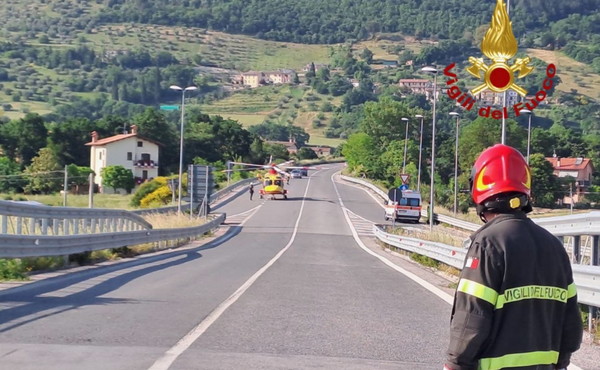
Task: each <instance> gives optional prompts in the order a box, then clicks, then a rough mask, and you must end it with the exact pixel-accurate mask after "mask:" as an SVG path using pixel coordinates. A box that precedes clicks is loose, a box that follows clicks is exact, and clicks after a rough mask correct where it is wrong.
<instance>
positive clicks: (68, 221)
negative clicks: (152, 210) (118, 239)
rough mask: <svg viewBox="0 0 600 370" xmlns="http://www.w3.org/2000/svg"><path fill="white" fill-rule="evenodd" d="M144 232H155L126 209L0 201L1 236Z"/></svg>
mask: <svg viewBox="0 0 600 370" xmlns="http://www.w3.org/2000/svg"><path fill="white" fill-rule="evenodd" d="M143 229H152V225H151V224H150V223H149V222H148V221H146V220H145V219H144V218H143V217H141V216H140V215H136V214H134V213H132V212H129V211H125V210H118V209H97V208H75V207H50V206H46V205H35V204H26V203H20V202H11V201H4V200H0V234H17V235H20V234H24V233H26V234H30V235H33V234H40V235H48V234H53V235H69V234H84V233H85V234H89V233H98V232H99V233H102V232H117V231H135V230H143Z"/></svg>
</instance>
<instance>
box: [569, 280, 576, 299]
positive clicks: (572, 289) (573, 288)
mask: <svg viewBox="0 0 600 370" xmlns="http://www.w3.org/2000/svg"><path fill="white" fill-rule="evenodd" d="M567 289H568V290H569V298H573V297H575V296H576V295H577V287H576V286H575V283H571V284H570V285H569V287H568V288H567Z"/></svg>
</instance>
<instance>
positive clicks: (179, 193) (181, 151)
mask: <svg viewBox="0 0 600 370" xmlns="http://www.w3.org/2000/svg"><path fill="white" fill-rule="evenodd" d="M169 88H170V89H172V90H177V91H181V127H180V130H179V184H177V214H178V215H180V214H181V183H182V181H181V177H182V172H183V125H184V123H185V120H184V119H185V92H186V91H193V90H196V89H197V87H196V86H188V87H186V88H182V87H179V86H177V85H171V86H169Z"/></svg>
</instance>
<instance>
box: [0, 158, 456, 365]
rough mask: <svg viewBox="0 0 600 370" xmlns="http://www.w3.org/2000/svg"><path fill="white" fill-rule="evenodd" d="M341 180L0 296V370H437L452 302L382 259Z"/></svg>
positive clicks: (244, 208)
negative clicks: (148, 251)
mask: <svg viewBox="0 0 600 370" xmlns="http://www.w3.org/2000/svg"><path fill="white" fill-rule="evenodd" d="M338 170H339V166H332V167H331V168H330V169H326V170H320V171H317V172H316V173H314V174H311V176H309V177H305V178H302V179H292V180H291V183H290V185H289V186H288V189H289V192H290V194H289V199H288V200H261V199H258V197H256V196H255V198H254V200H252V201H250V200H249V196H248V194H247V193H244V194H240V195H239V196H236V197H234V198H232V199H230V200H228V201H227V202H225V203H224V204H223V205H222V206H220V207H216V208H215V209H214V210H213V211H214V212H226V213H227V215H228V217H227V225H226V226H224V227H225V228H226V230H223V232H222V234H223V235H221V236H220V237H219V238H217V239H215V241H213V242H211V243H209V244H197V245H191V246H188V247H186V248H181V249H177V250H173V251H169V252H166V253H165V252H163V253H159V254H156V255H152V256H144V257H142V258H136V259H133V260H131V261H125V262H121V263H114V264H107V265H105V266H98V267H94V268H87V269H84V270H82V271H79V272H76V273H70V274H65V275H61V276H58V277H56V278H52V279H48V280H46V281H43V282H42V283H40V284H30V285H27V286H26V287H25V288H23V289H18V290H14V291H12V292H11V291H7V292H4V293H2V294H0V308H1V311H0V363H1V364H2V368H7V369H20V370H30V369H45V370H52V369H57V370H58V369H60V370H69V369H79V370H81V369H85V370H87V369H103V370H104V369H123V370H125V369H127V370H131V369H152V370H162V369H308V368H323V369H412V370H415V369H416V370H419V369H427V370H429V369H436V368H440V367H441V364H442V363H443V359H444V350H445V347H446V344H447V336H448V330H447V328H448V320H449V314H450V306H449V305H448V304H447V303H446V302H445V301H444V300H443V299H442V298H440V296H438V295H436V294H434V293H433V292H431V291H430V290H428V289H426V288H425V287H423V286H422V285H420V284H417V283H416V282H415V281H413V280H412V279H409V278H407V277H406V276H405V275H404V274H402V273H400V272H398V271H399V269H397V268H393V266H390V264H386V263H384V262H383V261H382V259H384V260H387V259H386V258H387V257H386V255H385V252H382V251H380V250H379V251H378V250H377V249H378V248H377V246H376V245H375V243H374V238H373V237H372V236H371V235H370V225H371V223H372V222H378V223H380V222H382V220H383V209H382V207H381V202H380V201H379V200H377V199H376V198H375V197H373V196H371V195H369V194H368V193H367V192H365V191H364V190H362V189H359V188H357V187H355V186H352V185H350V184H347V183H343V182H339V181H338V180H336V176H335V175H334V174H335V172H336V171H338ZM255 195H256V194H255ZM346 210H347V211H348V212H346ZM369 251H370V252H369Z"/></svg>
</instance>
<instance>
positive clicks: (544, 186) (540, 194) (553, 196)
mask: <svg viewBox="0 0 600 370" xmlns="http://www.w3.org/2000/svg"><path fill="white" fill-rule="evenodd" d="M529 167H530V168H531V198H532V204H533V205H534V206H536V207H553V206H554V205H556V201H557V200H558V198H559V192H560V183H559V182H558V179H557V177H556V176H555V175H554V169H553V168H552V164H551V163H550V162H549V161H547V160H546V158H545V157H544V156H543V155H542V154H539V153H536V154H532V155H531V156H530V157H529Z"/></svg>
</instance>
